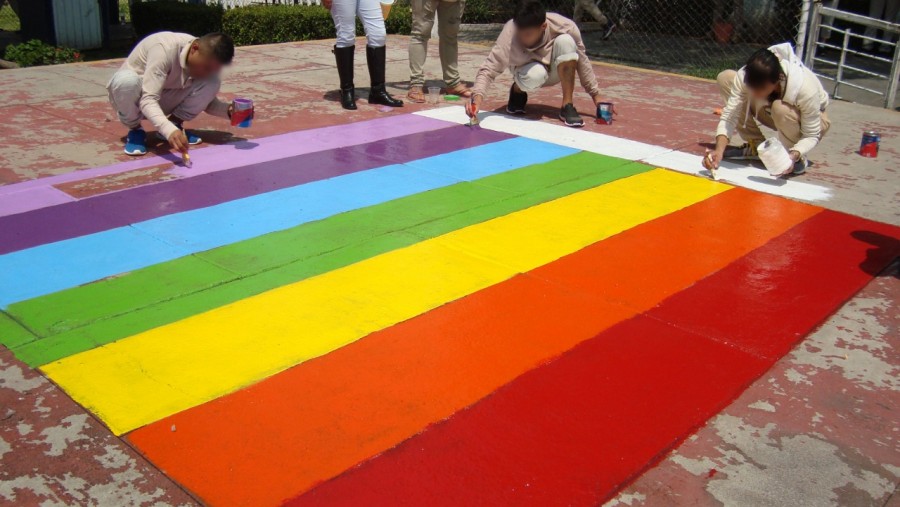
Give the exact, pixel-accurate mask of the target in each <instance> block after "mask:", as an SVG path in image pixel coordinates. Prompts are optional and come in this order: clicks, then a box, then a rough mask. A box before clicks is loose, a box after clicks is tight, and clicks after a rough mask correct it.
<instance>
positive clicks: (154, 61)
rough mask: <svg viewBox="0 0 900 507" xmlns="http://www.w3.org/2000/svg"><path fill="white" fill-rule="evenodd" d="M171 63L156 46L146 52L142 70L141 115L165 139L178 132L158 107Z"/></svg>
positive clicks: (159, 46)
mask: <svg viewBox="0 0 900 507" xmlns="http://www.w3.org/2000/svg"><path fill="white" fill-rule="evenodd" d="M172 64H173V62H172V61H170V60H169V57H168V55H167V54H166V51H165V49H163V47H162V45H156V46H153V47H152V48H150V50H149V51H148V52H147V65H146V67H145V69H144V75H143V78H142V90H141V101H140V107H141V113H142V114H143V115H144V118H147V120H149V121H150V123H152V124H153V126H154V127H156V129H157V130H158V131H159V133H160V134H162V135H163V136H164V137H165V138H166V139H169V138H170V137H172V134H173V133H175V132H177V131H178V127H176V126H175V124H174V123H172V122H170V121H169V119H168V118H167V117H166V114H165V113H164V112H163V110H162V107H160V105H159V101H160V98H161V97H162V92H163V87H164V86H165V84H166V77H167V76H168V75H169V70H170V69H171V68H172Z"/></svg>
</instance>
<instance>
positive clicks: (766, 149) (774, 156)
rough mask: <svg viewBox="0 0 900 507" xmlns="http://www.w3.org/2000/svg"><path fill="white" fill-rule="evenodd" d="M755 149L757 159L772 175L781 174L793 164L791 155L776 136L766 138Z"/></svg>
mask: <svg viewBox="0 0 900 507" xmlns="http://www.w3.org/2000/svg"><path fill="white" fill-rule="evenodd" d="M756 150H757V152H758V153H759V159H760V160H762V163H763V165H764V166H766V170H768V171H769V174H771V175H772V176H781V175H782V174H784V173H786V172H788V170H789V169H790V168H791V166H792V165H794V161H793V160H791V155H790V154H789V153H788V151H787V149H785V147H784V145H783V144H781V141H779V140H778V139H777V138H774V137H772V138H769V139H766V140H765V141H763V143H762V144H760V145H759V147H758V148H757V149H756Z"/></svg>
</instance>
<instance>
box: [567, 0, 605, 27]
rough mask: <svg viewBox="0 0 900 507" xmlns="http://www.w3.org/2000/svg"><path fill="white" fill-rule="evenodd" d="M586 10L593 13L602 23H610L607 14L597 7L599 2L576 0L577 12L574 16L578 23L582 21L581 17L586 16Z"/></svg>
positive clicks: (593, 16) (592, 15)
mask: <svg viewBox="0 0 900 507" xmlns="http://www.w3.org/2000/svg"><path fill="white" fill-rule="evenodd" d="M584 11H587V13H588V14H590V15H591V17H592V18H594V19H595V20H596V21H597V22H598V23H600V24H601V25H606V24H608V23H609V19H608V18H607V17H606V15H605V14H603V12H602V11H601V10H600V8H599V7H597V4H596V3H595V2H594V0H575V13H574V15H573V16H572V18H573V19H574V20H575V22H576V23H581V18H582V16H584Z"/></svg>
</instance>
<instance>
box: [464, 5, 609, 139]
mask: <svg viewBox="0 0 900 507" xmlns="http://www.w3.org/2000/svg"><path fill="white" fill-rule="evenodd" d="M506 70H509V71H510V72H511V73H512V75H513V80H514V83H513V85H512V87H511V88H510V90H509V102H508V103H507V106H506V111H507V112H508V113H510V114H524V113H525V105H526V104H527V103H528V92H532V91H535V90H538V89H540V88H542V87H547V86H554V85H557V84H559V85H560V86H561V88H562V107H560V110H559V119H560V120H561V121H562V122H563V123H565V124H566V125H568V126H570V127H583V126H584V120H582V118H581V115H579V114H578V111H577V110H576V109H575V106H574V105H573V103H572V96H573V94H574V92H575V75H576V74H577V75H578V79H579V80H580V81H581V85H582V86H583V87H584V89H585V90H586V91H587V92H588V94H590V96H591V98H592V99H593V101H594V104H595V105H596V104H599V103H600V102H602V101H603V99H602V98H601V97H600V86H599V85H598V84H597V76H596V75H594V68H593V66H592V65H591V61H590V60H589V59H588V57H587V53H586V50H585V47H584V42H582V40H581V32H580V31H579V30H578V26H577V25H575V22H574V21H572V20H571V19H568V18H566V17H564V16H561V15H559V14H556V13H552V12H551V13H548V12H547V11H545V10H544V7H543V5H541V3H540V2H537V1H534V0H526V1H525V2H523V3H522V5H521V6H520V7H519V9H518V10H517V11H516V14H515V17H513V19H512V20H510V21H509V22H508V23H506V26H504V27H503V31H502V32H500V37H499V38H498V39H497V43H496V44H494V48H493V49H492V50H491V53H490V54H489V55H488V57H487V59H486V60H485V61H484V63H483V64H482V65H481V68H480V69H478V74H477V76H476V78H475V86H474V87H473V88H472V100H471V101H470V102H469V103H468V104H467V105H466V111H467V113H468V114H469V116H470V117H472V118H475V117H476V116H477V114H478V110H479V109H480V108H481V104H482V102H483V101H484V95H485V93H486V92H487V89H488V87H489V86H490V85H491V83H493V81H494V79H496V78H497V76H499V75H500V74H502V73H503V72H505V71H506Z"/></svg>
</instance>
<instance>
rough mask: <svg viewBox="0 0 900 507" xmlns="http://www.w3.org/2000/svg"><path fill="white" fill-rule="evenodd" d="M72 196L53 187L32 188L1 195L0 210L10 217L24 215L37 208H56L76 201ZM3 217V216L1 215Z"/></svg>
mask: <svg viewBox="0 0 900 507" xmlns="http://www.w3.org/2000/svg"><path fill="white" fill-rule="evenodd" d="M74 200H75V198H74V197H72V196H71V195H69V194H67V193H65V192H63V191H62V190H57V189H55V188H53V187H31V188H26V189H21V190H20V191H18V192H13V193H9V194H0V208H2V209H3V210H4V211H8V213H7V214H8V215H12V214H15V213H24V212H26V211H31V210H33V209H35V206H36V205H37V207H43V206H55V205H57V204H62V203H64V202H70V201H74ZM0 216H3V215H0Z"/></svg>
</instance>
